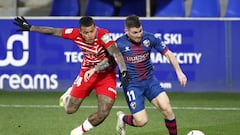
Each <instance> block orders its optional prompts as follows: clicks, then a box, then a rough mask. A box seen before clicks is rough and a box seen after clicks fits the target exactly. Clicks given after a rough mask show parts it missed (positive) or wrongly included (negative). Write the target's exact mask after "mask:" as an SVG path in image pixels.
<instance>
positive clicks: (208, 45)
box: [0, 18, 240, 92]
mask: <svg viewBox="0 0 240 135" xmlns="http://www.w3.org/2000/svg"><path fill="white" fill-rule="evenodd" d="M27 19H28V20H29V22H30V23H32V24H33V25H41V26H50V27H58V28H60V27H78V19H79V18H69V19H68V18H67V19H59V18H27ZM12 20H13V19H12V18H7V19H0V23H1V26H2V28H1V31H0V89H4V90H20V91H21V90H24V91H26V90H36V91H41V90H47V91H63V90H66V89H67V88H68V87H69V86H70V85H71V84H72V82H73V81H74V79H75V77H76V75H77V74H78V71H79V69H80V68H81V61H82V53H81V50H79V48H77V47H76V46H75V44H74V43H72V42H71V41H69V40H65V39H62V38H58V37H53V36H48V35H42V34H39V33H35V32H30V33H29V32H16V29H17V27H16V26H14V25H13V23H12ZM96 24H97V25H98V26H100V27H103V28H106V29H108V30H109V31H110V32H111V36H112V37H113V38H114V39H116V38H118V37H119V36H121V35H122V34H124V18H113V19H111V18H110V19H106V18H96ZM142 25H143V29H144V30H145V31H149V32H152V33H154V34H155V36H156V37H159V38H161V39H162V40H163V41H164V42H165V43H166V44H167V45H168V47H169V48H170V49H171V50H172V51H173V52H174V53H175V56H176V58H177V59H178V61H179V63H180V66H181V67H182V69H183V71H184V72H185V73H186V75H187V77H188V84H187V86H186V87H181V86H180V85H179V83H178V81H177V77H176V74H175V72H174V70H173V68H172V67H171V65H170V64H169V62H168V61H167V59H166V58H165V57H163V56H162V55H161V54H160V53H158V52H156V51H153V53H152V54H151V59H152V62H153V64H154V69H155V75H156V76H157V78H158V79H159V84H160V85H162V86H163V87H164V88H166V89H167V90H168V91H188V92H195V91H237V92H238V91H240V72H239V71H238V69H240V61H239V60H238V56H237V53H238V50H239V49H240V47H239V45H238V44H239V43H238V42H239V41H238V38H239V35H240V20H206V19H205V20H189V19H174V20H170V19H169V20H166V19H159V18H158V19H157V18H156V19H153V18H142ZM119 90H121V89H119Z"/></svg>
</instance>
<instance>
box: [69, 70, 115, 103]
mask: <svg viewBox="0 0 240 135" xmlns="http://www.w3.org/2000/svg"><path fill="white" fill-rule="evenodd" d="M84 73H85V71H81V72H80V74H79V75H78V77H77V78H76V80H75V81H74V83H73V85H72V91H71V93H70V94H71V96H74V97H76V98H85V97H87V96H89V94H90V93H91V92H92V90H95V91H96V94H97V95H99V94H101V95H105V96H108V97H110V98H112V99H113V100H115V99H116V95H117V91H116V72H115V70H112V71H110V72H104V73H95V74H94V75H93V76H92V77H91V78H90V79H89V80H88V81H87V82H84V80H83V76H84Z"/></svg>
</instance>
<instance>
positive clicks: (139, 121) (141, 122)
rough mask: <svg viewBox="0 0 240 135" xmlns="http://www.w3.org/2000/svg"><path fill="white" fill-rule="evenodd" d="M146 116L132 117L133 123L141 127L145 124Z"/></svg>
mask: <svg viewBox="0 0 240 135" xmlns="http://www.w3.org/2000/svg"><path fill="white" fill-rule="evenodd" d="M147 122H148V118H147V117H141V118H134V124H135V126H137V127H143V126H145V125H146V124H147Z"/></svg>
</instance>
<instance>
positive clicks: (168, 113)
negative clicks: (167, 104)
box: [161, 108, 175, 119]
mask: <svg viewBox="0 0 240 135" xmlns="http://www.w3.org/2000/svg"><path fill="white" fill-rule="evenodd" d="M161 112H162V114H163V115H164V117H165V118H168V119H173V118H174V117H175V116H174V113H173V111H172V109H171V108H166V109H163V110H162V111H161Z"/></svg>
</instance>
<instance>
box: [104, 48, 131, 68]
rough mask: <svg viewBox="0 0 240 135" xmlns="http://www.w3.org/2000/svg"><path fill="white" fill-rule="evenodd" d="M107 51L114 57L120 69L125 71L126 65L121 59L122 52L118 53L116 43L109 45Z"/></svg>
mask: <svg viewBox="0 0 240 135" xmlns="http://www.w3.org/2000/svg"><path fill="white" fill-rule="evenodd" d="M108 52H109V53H110V54H111V55H112V56H113V57H114V59H115V61H116V62H117V64H118V66H119V69H120V71H121V72H122V71H126V70H127V68H126V65H125V62H124V59H123V56H122V54H121V53H120V51H119V49H118V48H117V46H116V45H111V46H110V47H108Z"/></svg>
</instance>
